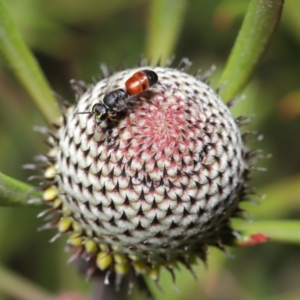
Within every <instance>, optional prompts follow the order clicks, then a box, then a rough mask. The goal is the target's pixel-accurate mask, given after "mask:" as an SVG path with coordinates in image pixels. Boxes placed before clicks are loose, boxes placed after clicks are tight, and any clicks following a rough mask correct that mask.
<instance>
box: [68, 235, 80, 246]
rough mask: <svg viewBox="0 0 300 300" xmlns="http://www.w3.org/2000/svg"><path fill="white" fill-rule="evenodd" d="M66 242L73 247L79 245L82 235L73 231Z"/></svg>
mask: <svg viewBox="0 0 300 300" xmlns="http://www.w3.org/2000/svg"><path fill="white" fill-rule="evenodd" d="M68 244H69V245H71V246H73V247H79V246H81V244H82V237H81V236H80V235H78V233H73V234H71V236H70V237H69V239H68Z"/></svg>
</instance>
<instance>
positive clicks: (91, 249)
mask: <svg viewBox="0 0 300 300" xmlns="http://www.w3.org/2000/svg"><path fill="white" fill-rule="evenodd" d="M84 247H85V250H86V251H87V252H88V253H96V252H97V251H98V246H97V244H96V243H95V242H94V241H93V240H87V241H86V242H85V244H84Z"/></svg>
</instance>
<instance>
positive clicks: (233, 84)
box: [219, 0, 284, 101]
mask: <svg viewBox="0 0 300 300" xmlns="http://www.w3.org/2000/svg"><path fill="white" fill-rule="evenodd" d="M283 2H284V0H251V1H250V3H249V6H248V9H247V13H246V15H245V18H244V21H243V24H242V27H241V29H240V32H239V34H238V37H237V39H236V41H235V44H234V46H233V49H232V51H231V54H230V56H229V59H228V60H227V64H226V67H225V69H224V71H223V74H222V76H221V78H220V80H219V85H222V86H224V88H223V89H222V91H221V93H220V94H221V96H222V98H223V100H224V101H228V100H230V99H232V98H233V97H235V96H236V95H238V94H239V93H240V92H242V90H243V89H244V87H245V86H246V84H247V83H248V81H249V79H250V77H251V75H252V73H253V71H254V68H255V67H256V65H257V64H258V62H259V60H260V58H261V56H262V55H263V54H264V52H265V51H266V48H267V46H268V45H269V42H270V38H271V37H272V35H273V33H274V31H275V29H276V27H277V24H278V22H279V20H280V16H281V12H282V7H283Z"/></svg>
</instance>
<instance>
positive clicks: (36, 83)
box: [0, 0, 61, 123]
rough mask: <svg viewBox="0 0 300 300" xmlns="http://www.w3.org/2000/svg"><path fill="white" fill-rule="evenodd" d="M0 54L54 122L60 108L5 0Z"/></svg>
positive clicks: (0, 14) (0, 17)
mask: <svg viewBox="0 0 300 300" xmlns="http://www.w3.org/2000/svg"><path fill="white" fill-rule="evenodd" d="M0 54H1V55H2V56H3V57H4V59H5V60H6V61H7V62H8V64H9V65H10V67H11V68H12V70H13V72H14V74H15V76H16V77H17V78H18V79H19V81H20V82H21V83H22V85H23V86H24V88H25V89H26V90H27V92H28V93H29V95H30V96H31V97H32V99H33V101H34V102H35V104H36V106H37V107H38V108H39V110H40V112H41V113H42V115H43V116H44V118H45V119H46V120H47V121H48V122H49V123H52V122H54V121H55V120H56V119H57V118H58V117H59V116H60V114H61V113H60V110H59V108H58V106H57V103H56V100H55V98H54V97H53V95H52V93H51V88H50V87H49V85H48V83H47V81H46V79H45V77H44V75H43V73H42V71H41V69H40V67H39V65H38V63H37V61H36V59H35V58H34V57H33V55H32V53H31V52H30V50H29V49H28V47H27V46H26V44H25V43H24V41H23V39H22V37H21V35H20V33H19V31H18V29H17V27H16V25H15V23H14V21H13V20H12V18H11V17H10V15H9V13H8V11H7V9H6V7H5V5H4V1H3V0H0Z"/></svg>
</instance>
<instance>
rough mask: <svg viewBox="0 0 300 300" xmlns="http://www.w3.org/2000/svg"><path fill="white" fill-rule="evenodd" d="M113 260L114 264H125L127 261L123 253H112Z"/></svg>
mask: <svg viewBox="0 0 300 300" xmlns="http://www.w3.org/2000/svg"><path fill="white" fill-rule="evenodd" d="M114 261H115V263H116V264H125V263H127V258H126V256H125V255H124V254H114Z"/></svg>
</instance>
